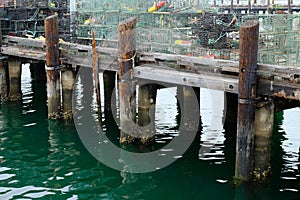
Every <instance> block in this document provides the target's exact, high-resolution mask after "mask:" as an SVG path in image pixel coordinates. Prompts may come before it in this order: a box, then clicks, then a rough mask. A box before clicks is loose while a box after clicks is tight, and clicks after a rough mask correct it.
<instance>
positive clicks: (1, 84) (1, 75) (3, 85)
mask: <svg viewBox="0 0 300 200" xmlns="http://www.w3.org/2000/svg"><path fill="white" fill-rule="evenodd" d="M6 72H7V65H6V64H5V62H4V61H3V60H0V98H1V101H6V100H7V73H6Z"/></svg>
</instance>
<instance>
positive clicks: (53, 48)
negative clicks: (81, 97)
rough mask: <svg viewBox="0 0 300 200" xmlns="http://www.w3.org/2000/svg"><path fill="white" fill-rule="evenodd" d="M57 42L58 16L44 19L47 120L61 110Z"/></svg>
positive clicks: (53, 117) (57, 114)
mask: <svg viewBox="0 0 300 200" xmlns="http://www.w3.org/2000/svg"><path fill="white" fill-rule="evenodd" d="M58 42H59V40H58V16H57V15H51V16H49V17H47V18H46V19H45V43H46V72H47V96H48V118H49V119H57V118H59V116H60V109H61V106H60V66H59V44H58Z"/></svg>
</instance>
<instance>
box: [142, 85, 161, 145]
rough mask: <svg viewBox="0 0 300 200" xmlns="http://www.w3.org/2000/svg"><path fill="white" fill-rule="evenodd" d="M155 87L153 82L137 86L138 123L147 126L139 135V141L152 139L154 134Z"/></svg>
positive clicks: (143, 141)
mask: <svg viewBox="0 0 300 200" xmlns="http://www.w3.org/2000/svg"><path fill="white" fill-rule="evenodd" d="M156 94H157V89H156V86H155V85H153V84H151V85H150V84H146V85H142V86H140V87H139V95H138V125H139V126H142V127H147V128H146V130H143V129H142V130H143V131H142V132H141V133H138V134H139V135H140V141H141V143H148V142H151V141H154V135H155V104H156Z"/></svg>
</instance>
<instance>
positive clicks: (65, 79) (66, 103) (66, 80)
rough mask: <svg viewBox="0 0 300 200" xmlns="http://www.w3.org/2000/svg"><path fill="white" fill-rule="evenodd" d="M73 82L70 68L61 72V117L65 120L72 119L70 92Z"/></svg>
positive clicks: (73, 78)
mask: <svg viewBox="0 0 300 200" xmlns="http://www.w3.org/2000/svg"><path fill="white" fill-rule="evenodd" d="M74 83H75V75H74V72H73V71H72V70H71V69H66V70H63V71H62V72H61V84H62V102H63V113H62V118H63V119H65V120H68V119H72V118H73V115H72V92H73V87H74Z"/></svg>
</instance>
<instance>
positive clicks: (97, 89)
mask: <svg viewBox="0 0 300 200" xmlns="http://www.w3.org/2000/svg"><path fill="white" fill-rule="evenodd" d="M96 47H97V46H96V40H95V32H93V33H92V49H93V76H94V87H95V93H96V101H97V105H98V109H101V96H100V83H99V69H98V53H97V49H96Z"/></svg>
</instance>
